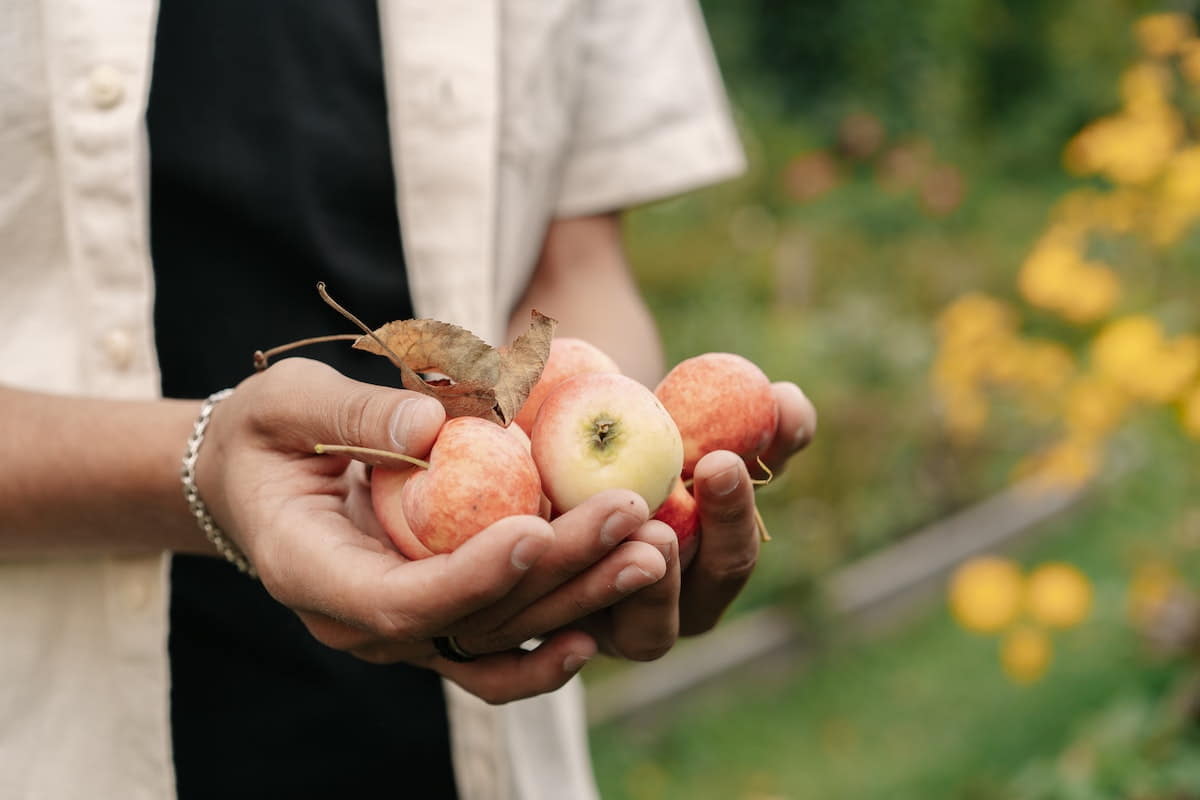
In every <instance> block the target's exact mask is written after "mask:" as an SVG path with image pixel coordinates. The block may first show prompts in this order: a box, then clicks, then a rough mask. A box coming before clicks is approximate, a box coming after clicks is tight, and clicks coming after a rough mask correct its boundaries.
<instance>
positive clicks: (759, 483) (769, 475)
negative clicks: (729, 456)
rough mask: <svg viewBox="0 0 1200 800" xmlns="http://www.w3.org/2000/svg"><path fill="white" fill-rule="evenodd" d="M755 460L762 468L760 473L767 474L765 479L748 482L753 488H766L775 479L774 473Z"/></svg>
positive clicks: (760, 460) (760, 459) (759, 460)
mask: <svg viewBox="0 0 1200 800" xmlns="http://www.w3.org/2000/svg"><path fill="white" fill-rule="evenodd" d="M756 460H757V461H758V466H759V467H761V468H762V471H763V472H765V473H767V477H765V478H751V479H750V482H751V483H753V484H754V485H755V486H766V485H767V484H768V483H770V482H771V479H772V478H774V477H775V473H774V472H772V471H771V468H770V467H768V466H767V465H766V464H764V463H763V460H762V458H761V457H759V458H757V459H756ZM767 539H770V537H769V536H768V537H767ZM763 541H766V539H764V540H763Z"/></svg>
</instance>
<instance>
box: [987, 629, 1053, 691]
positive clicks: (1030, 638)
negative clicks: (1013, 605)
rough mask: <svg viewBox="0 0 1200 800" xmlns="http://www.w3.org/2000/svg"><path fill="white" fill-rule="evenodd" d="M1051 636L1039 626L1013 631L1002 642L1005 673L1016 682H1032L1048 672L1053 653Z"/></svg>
mask: <svg viewBox="0 0 1200 800" xmlns="http://www.w3.org/2000/svg"><path fill="white" fill-rule="evenodd" d="M1052 649H1053V648H1052V646H1051V644H1050V637H1049V636H1047V635H1046V632H1045V631H1043V630H1041V629H1039V628H1031V627H1023V628H1017V629H1016V630H1014V631H1011V632H1010V633H1009V634H1008V635H1007V636H1005V637H1004V640H1003V641H1002V642H1001V643H1000V663H1001V665H1002V666H1003V667H1004V673H1005V674H1006V675H1008V677H1009V678H1010V679H1011V680H1013V681H1014V682H1016V683H1020V684H1030V683H1034V682H1035V681H1037V680H1039V679H1040V678H1041V677H1042V676H1043V675H1045V674H1046V670H1047V669H1048V668H1049V666H1050V658H1051V653H1052Z"/></svg>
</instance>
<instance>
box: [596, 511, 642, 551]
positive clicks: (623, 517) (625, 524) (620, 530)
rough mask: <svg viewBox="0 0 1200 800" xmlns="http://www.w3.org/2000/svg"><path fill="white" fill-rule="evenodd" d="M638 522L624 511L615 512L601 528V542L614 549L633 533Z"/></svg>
mask: <svg viewBox="0 0 1200 800" xmlns="http://www.w3.org/2000/svg"><path fill="white" fill-rule="evenodd" d="M636 524H637V520H636V519H634V518H633V517H632V516H630V515H629V514H626V513H625V512H624V511H614V512H613V513H611V514H609V515H608V519H606V520H604V524H603V525H601V526H600V541H601V543H603V544H604V545H605V546H606V547H612V546H614V545H615V544H617V543H618V542H621V541H623V540H624V539H625V538H626V537H627V536H629V534H631V533H633V527H634V525H636Z"/></svg>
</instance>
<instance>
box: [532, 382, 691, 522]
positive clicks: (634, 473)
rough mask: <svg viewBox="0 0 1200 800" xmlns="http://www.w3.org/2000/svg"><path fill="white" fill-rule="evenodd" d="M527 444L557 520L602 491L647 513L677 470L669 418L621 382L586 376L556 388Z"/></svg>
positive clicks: (637, 388) (678, 453)
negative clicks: (636, 502) (628, 495)
mask: <svg viewBox="0 0 1200 800" xmlns="http://www.w3.org/2000/svg"><path fill="white" fill-rule="evenodd" d="M530 439H532V440H533V460H534V462H535V463H536V464H537V469H538V472H539V473H540V474H541V476H542V489H543V491H545V493H546V496H547V497H549V498H550V503H551V505H552V506H553V508H554V510H555V511H556V512H558V513H562V512H564V511H569V510H570V509H572V508H574V507H575V506H577V505H579V504H580V503H582V502H583V501H585V500H587V499H588V498H589V497H591V496H592V495H594V494H596V493H597V492H601V491H604V490H605V489H631V490H632V491H635V492H637V493H638V494H640V495H641V496H642V497H643V498H644V499H645V501H646V505H647V506H648V507H649V509H650V510H651V512H653V511H654V510H655V509H657V508H658V507H659V506H660V505H662V502H663V500H665V499H666V498H667V495H668V494H669V493H670V491H671V486H672V485H673V484H674V482H675V480H676V478H677V477H678V476H679V470H680V468H681V466H682V464H683V443H682V442H681V441H680V438H679V430H678V429H677V428H676V427H675V423H674V422H673V421H672V420H671V416H670V415H669V414H668V413H667V411H666V409H664V408H663V407H662V404H661V403H660V402H659V401H658V400H657V399H656V398H655V397H654V394H653V393H652V392H651V391H650V390H649V389H647V388H646V387H645V386H643V385H642V384H640V383H638V382H637V381H635V380H634V379H633V378H627V377H625V376H624V375H613V374H607V373H588V374H584V375H576V376H575V377H573V378H568V379H567V380H565V381H563V382H562V383H560V384H559V385H558V386H557V387H556V388H555V389H554V390H553V391H552V392H550V394H549V395H547V396H546V399H545V401H543V403H542V407H541V410H539V411H538V415H537V418H536V419H535V420H534V423H533V432H532V434H531V435H530Z"/></svg>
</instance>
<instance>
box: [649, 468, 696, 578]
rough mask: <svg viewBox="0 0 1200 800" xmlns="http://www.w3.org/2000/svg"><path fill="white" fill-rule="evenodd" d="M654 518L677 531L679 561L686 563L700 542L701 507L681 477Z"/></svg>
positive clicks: (676, 480) (677, 479)
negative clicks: (698, 536)
mask: <svg viewBox="0 0 1200 800" xmlns="http://www.w3.org/2000/svg"><path fill="white" fill-rule="evenodd" d="M654 519H656V520H658V521H659V522H665V523H666V524H667V525H669V526H671V530H673V531H675V538H676V539H678V540H679V561H680V563H681V564H684V565H686V564H687V563H688V562H689V561H690V560H691V556H692V555H694V553H693V551H694V550H695V548H696V545H697V544H699V540H698V538H697V536H696V534H698V533H699V532H700V509H699V506H698V505H697V504H696V498H695V497H693V496H692V493H691V492H690V491H688V488H687V485H686V484H684V482H683V480H682V479H681V478H676V479H675V485H674V486H672V487H671V493H670V494H669V495H667V499H666V500H664V501H663V504H662V505H661V506H659V507H658V511H656V512H654Z"/></svg>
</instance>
